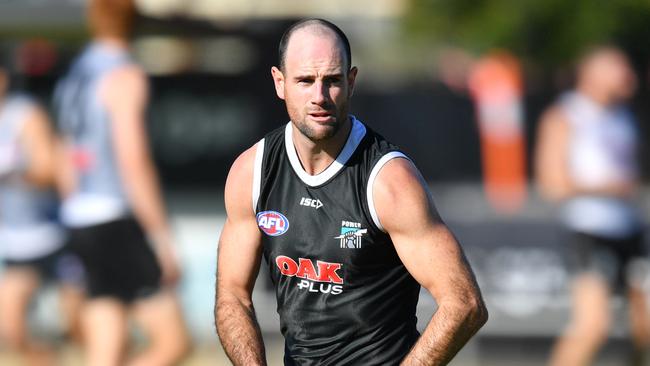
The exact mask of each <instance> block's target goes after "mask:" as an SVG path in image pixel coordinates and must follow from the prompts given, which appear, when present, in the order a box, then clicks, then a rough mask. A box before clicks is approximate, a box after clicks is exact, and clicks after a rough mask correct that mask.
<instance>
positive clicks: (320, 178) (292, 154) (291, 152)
mask: <svg viewBox="0 0 650 366" xmlns="http://www.w3.org/2000/svg"><path fill="white" fill-rule="evenodd" d="M350 118H351V119H352V129H351V130H350V136H348V140H347V142H346V143H345V146H343V149H342V150H341V152H340V153H339V156H337V157H336V160H334V161H333V162H332V164H330V166H328V167H327V169H325V170H323V171H322V172H320V173H318V174H316V175H311V174H309V173H307V172H306V171H305V170H304V169H303V168H302V164H300V158H298V153H297V152H296V148H295V146H294V145H293V126H292V123H291V122H289V123H287V126H286V128H285V129H284V145H285V147H286V150H287V156H288V157H289V162H290V163H291V166H292V167H293V170H294V171H295V172H296V174H297V175H298V177H299V178H300V180H302V181H303V183H305V184H306V185H308V186H310V187H315V186H319V185H321V184H323V183H325V182H327V181H328V180H330V179H331V178H332V177H334V175H336V173H338V172H339V171H340V170H341V168H343V166H344V165H345V163H347V162H348V159H350V157H351V156H352V154H353V153H354V151H355V150H356V149H357V147H358V146H359V143H361V140H362V139H363V137H364V136H365V135H366V127H365V126H364V125H363V123H361V122H359V120H357V119H356V118H355V117H354V116H350Z"/></svg>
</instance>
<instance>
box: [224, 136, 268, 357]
mask: <svg viewBox="0 0 650 366" xmlns="http://www.w3.org/2000/svg"><path fill="white" fill-rule="evenodd" d="M255 151H256V149H255V147H253V148H251V149H249V150H247V151H246V152H244V153H243V154H242V155H241V156H240V157H239V158H238V159H237V160H236V161H235V163H234V164H233V166H232V168H231V169H230V173H229V174H228V180H227V181H226V190H225V203H226V214H227V219H226V224H225V225H224V227H223V231H222V232H221V238H220V239H219V256H218V263H217V284H216V299H215V321H216V327H217V333H218V334H219V339H220V340H221V344H222V345H223V348H224V350H225V351H226V354H227V355H228V357H229V358H230V361H232V363H233V364H234V365H245V366H249V365H266V356H265V350H264V343H263V341H262V334H261V331H260V328H259V324H258V323H257V319H256V318H255V310H254V309H253V301H252V293H253V286H254V285H255V278H256V277H257V273H258V271H259V267H260V260H261V253H262V246H261V234H260V231H259V229H258V228H257V220H256V219H255V214H254V212H253V208H252V198H251V197H252V187H253V160H254V157H255Z"/></svg>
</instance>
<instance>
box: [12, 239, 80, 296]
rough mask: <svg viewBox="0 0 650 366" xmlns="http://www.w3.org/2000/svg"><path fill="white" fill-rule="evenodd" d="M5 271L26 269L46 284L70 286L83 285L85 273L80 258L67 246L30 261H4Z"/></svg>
mask: <svg viewBox="0 0 650 366" xmlns="http://www.w3.org/2000/svg"><path fill="white" fill-rule="evenodd" d="M2 264H3V265H4V267H5V269H7V270H11V269H21V270H22V269H26V270H30V271H34V272H35V273H36V274H37V275H38V277H39V279H40V280H41V281H44V282H52V281H55V282H59V283H65V284H69V285H74V286H79V287H81V286H82V285H83V281H84V271H83V266H82V265H81V262H80V260H79V258H78V257H77V256H76V255H75V254H74V253H73V252H72V251H71V250H70V248H69V247H68V246H67V245H64V246H62V247H61V248H58V249H56V250H55V251H53V252H52V253H49V254H46V255H43V256H41V257H36V258H30V259H9V258H5V259H3V260H2Z"/></svg>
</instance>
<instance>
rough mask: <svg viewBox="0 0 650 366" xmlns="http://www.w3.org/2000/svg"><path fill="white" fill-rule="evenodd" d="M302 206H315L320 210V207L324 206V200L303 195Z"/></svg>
mask: <svg viewBox="0 0 650 366" xmlns="http://www.w3.org/2000/svg"><path fill="white" fill-rule="evenodd" d="M300 206H305V207H313V208H315V209H317V210H318V209H319V208H321V207H323V202H321V201H320V200H319V199H318V198H305V197H302V198H301V199H300Z"/></svg>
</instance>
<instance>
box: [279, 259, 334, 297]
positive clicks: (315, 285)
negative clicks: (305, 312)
mask: <svg viewBox="0 0 650 366" xmlns="http://www.w3.org/2000/svg"><path fill="white" fill-rule="evenodd" d="M275 264H276V266H278V269H279V270H280V274H282V275H283V276H287V277H297V278H300V281H299V282H298V285H297V286H298V288H299V289H301V290H307V291H309V292H319V293H323V294H332V295H338V294H340V293H341V292H343V278H342V277H341V276H340V275H339V273H338V271H339V270H340V269H341V267H342V264H341V263H330V262H323V261H319V260H317V261H316V265H314V262H313V261H312V260H311V259H307V258H298V261H295V260H294V259H293V258H290V257H287V256H285V255H279V256H277V257H276V258H275Z"/></svg>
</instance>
